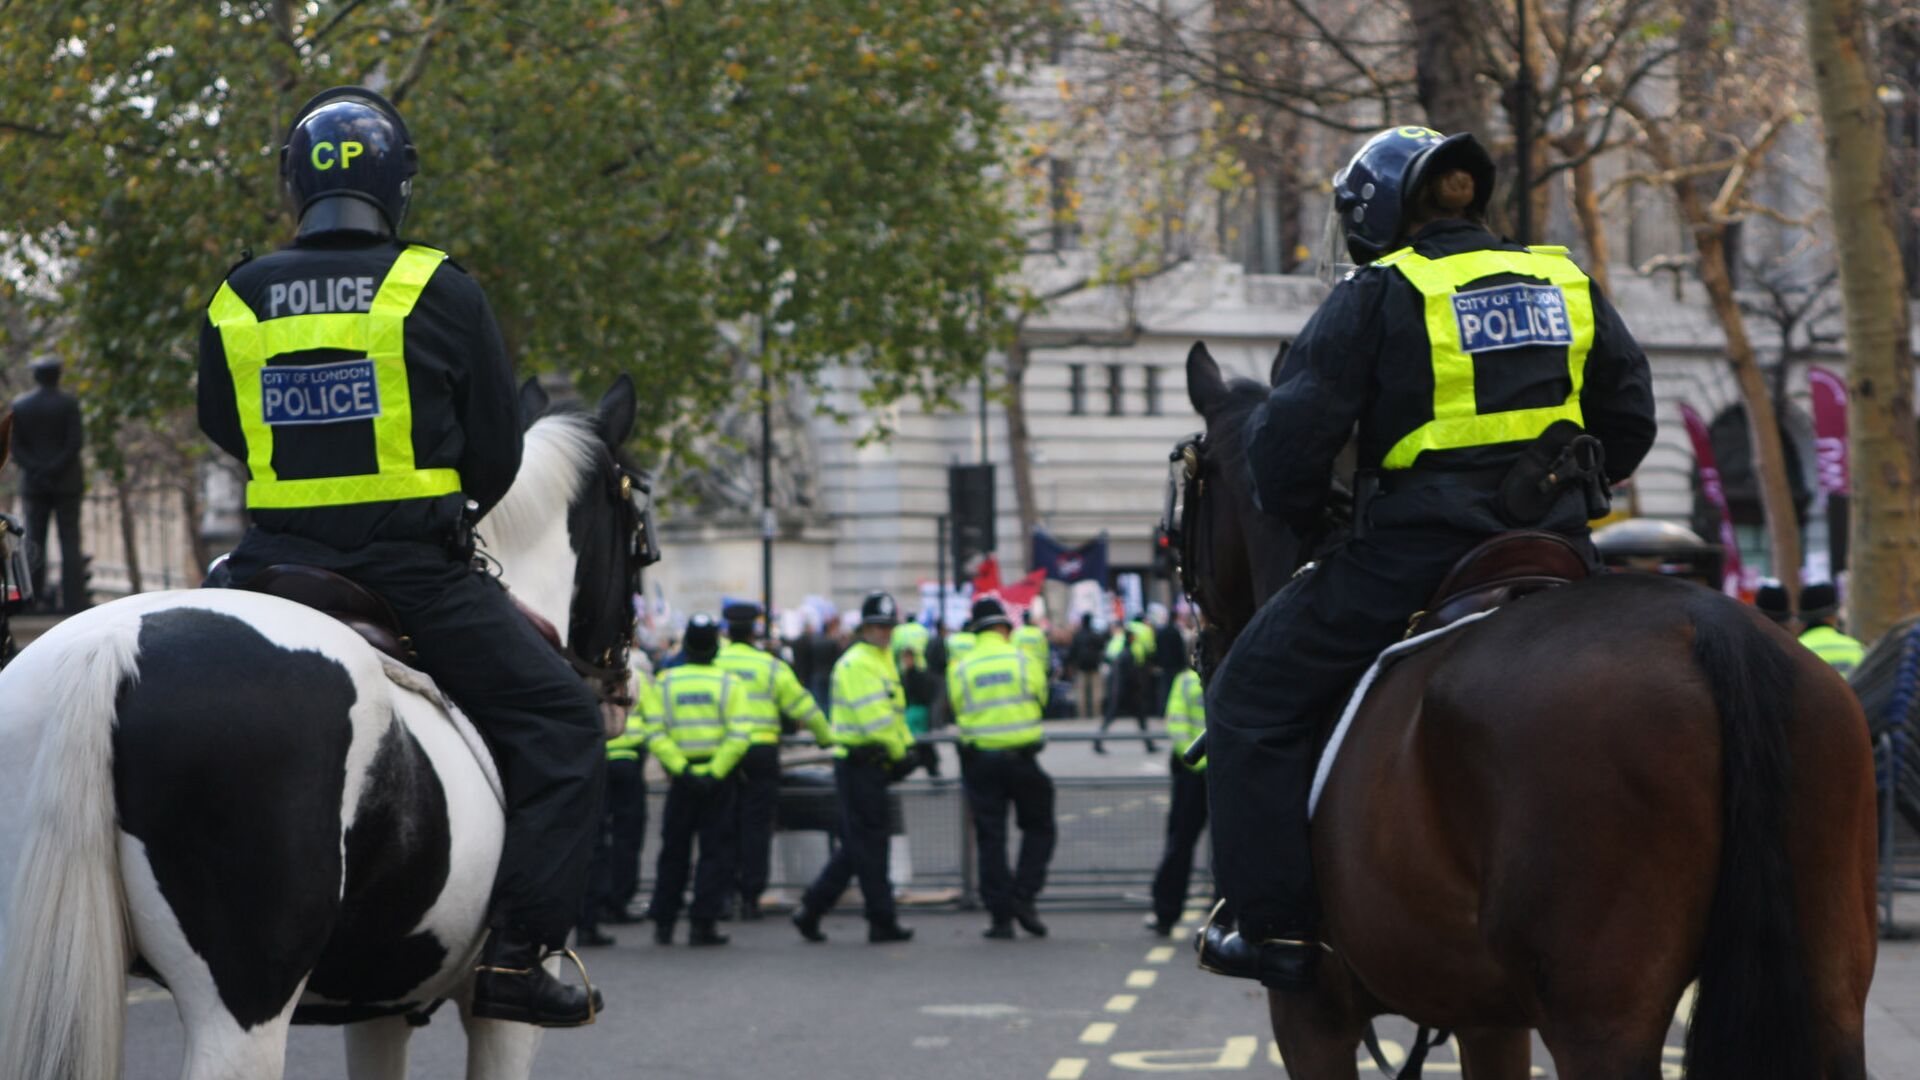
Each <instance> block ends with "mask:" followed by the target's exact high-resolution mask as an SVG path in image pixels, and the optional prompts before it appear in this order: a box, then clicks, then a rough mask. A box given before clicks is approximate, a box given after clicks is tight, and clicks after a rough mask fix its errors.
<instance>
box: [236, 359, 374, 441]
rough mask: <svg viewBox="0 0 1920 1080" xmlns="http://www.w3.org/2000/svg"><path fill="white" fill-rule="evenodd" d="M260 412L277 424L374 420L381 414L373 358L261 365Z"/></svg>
mask: <svg viewBox="0 0 1920 1080" xmlns="http://www.w3.org/2000/svg"><path fill="white" fill-rule="evenodd" d="M260 412H261V415H262V417H263V418H264V419H265V420H266V422H267V423H269V424H272V425H275V426H281V425H287V424H338V423H342V422H344V421H347V420H371V419H373V418H374V417H376V416H379V415H380V386H379V382H378V379H377V378H376V377H375V375H374V369H373V361H372V360H368V359H361V360H345V361H342V362H340V363H338V364H314V365H311V366H308V367H292V366H284V365H283V366H279V367H264V368H261V369H260Z"/></svg>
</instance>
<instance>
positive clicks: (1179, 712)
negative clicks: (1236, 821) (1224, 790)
mask: <svg viewBox="0 0 1920 1080" xmlns="http://www.w3.org/2000/svg"><path fill="white" fill-rule="evenodd" d="M1205 693H1206V691H1205V689H1204V688H1203V687H1202V686H1201V685H1200V675H1199V673H1198V672H1196V671H1194V670H1193V669H1192V668H1185V669H1183V670H1182V671H1181V672H1180V674H1178V675H1176V676H1174V680H1173V689H1172V690H1171V691H1170V692H1168V694H1167V709H1166V713H1167V738H1168V739H1170V740H1172V741H1173V755H1172V759H1171V762H1170V764H1169V766H1168V768H1169V770H1170V771H1171V773H1172V775H1173V791H1172V801H1171V802H1170V804H1169V805H1168V807H1167V846H1166V847H1165V849H1163V850H1162V851H1161V854H1160V869H1159V870H1157V871H1155V872H1154V875H1153V915H1152V916H1151V917H1150V918H1149V919H1148V920H1147V926H1148V928H1149V929H1151V930H1152V931H1153V932H1154V933H1156V934H1158V935H1160V936H1161V937H1166V936H1168V935H1169V934H1171V933H1173V924H1174V923H1175V922H1178V921H1179V919H1180V908H1181V906H1182V905H1183V904H1185V903H1186V901H1187V885H1188V883H1189V882H1190V881H1191V880H1192V878H1193V849H1194V847H1195V845H1197V844H1199V843H1200V833H1201V832H1202V831H1203V830H1204V829H1206V827H1207V772H1206V770H1207V759H1206V758H1204V757H1203V758H1201V759H1200V760H1199V761H1196V762H1194V763H1193V764H1191V765H1189V764H1187V760H1186V756H1185V755H1186V752H1187V747H1189V746H1192V745H1193V740H1195V739H1197V738H1199V737H1200V734H1201V732H1204V731H1205V730H1207V706H1206V701H1205V699H1204V695H1205Z"/></svg>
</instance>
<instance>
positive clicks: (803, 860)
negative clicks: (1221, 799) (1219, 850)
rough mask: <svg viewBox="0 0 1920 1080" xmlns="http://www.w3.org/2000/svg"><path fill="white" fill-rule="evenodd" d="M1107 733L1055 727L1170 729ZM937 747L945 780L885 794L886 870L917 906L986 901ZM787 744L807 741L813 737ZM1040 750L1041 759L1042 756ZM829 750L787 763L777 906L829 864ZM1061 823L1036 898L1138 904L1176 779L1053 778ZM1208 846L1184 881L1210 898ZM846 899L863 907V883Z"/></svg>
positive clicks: (658, 801)
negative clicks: (889, 821) (888, 807)
mask: <svg viewBox="0 0 1920 1080" xmlns="http://www.w3.org/2000/svg"><path fill="white" fill-rule="evenodd" d="M1128 726H1129V729H1130V730H1129V732H1128V733H1127V734H1124V735H1123V734H1119V733H1118V732H1117V730H1116V731H1115V732H1112V733H1109V734H1107V735H1104V736H1096V735H1094V734H1092V733H1088V732H1049V733H1048V736H1047V740H1048V742H1049V743H1052V744H1058V743H1069V742H1092V741H1095V740H1096V739H1098V740H1099V741H1102V742H1106V743H1113V744H1119V745H1124V744H1128V743H1135V744H1137V743H1139V742H1141V741H1143V740H1144V739H1147V738H1151V739H1153V740H1154V741H1155V742H1157V743H1161V744H1163V745H1164V744H1165V742H1166V738H1167V737H1166V733H1165V732H1164V731H1163V730H1158V729H1156V730H1152V731H1149V732H1148V733H1147V734H1145V735H1142V734H1141V733H1140V732H1139V731H1138V730H1137V729H1133V728H1132V724H1131V722H1129V725H1128ZM925 741H926V742H929V743H932V744H934V745H935V746H936V747H937V748H938V749H937V750H936V753H938V754H939V755H940V767H941V773H942V775H941V777H939V778H937V779H933V778H928V777H927V776H926V774H925V773H924V772H916V773H915V774H914V775H913V776H912V777H911V778H909V779H907V780H905V781H903V782H901V783H898V784H895V785H894V786H893V787H892V788H890V789H889V790H888V797H889V799H890V801H891V802H892V817H893V830H892V831H893V834H894V835H893V837H892V851H891V858H890V859H889V863H890V873H891V876H892V878H893V883H894V886H895V893H896V896H897V897H898V898H899V899H900V901H901V902H902V904H903V905H905V906H907V907H910V908H927V907H932V908H958V909H961V910H973V909H975V908H977V907H978V906H979V882H978V878H977V875H978V865H977V860H976V859H975V857H974V836H973V821H972V815H970V814H969V813H968V812H967V806H966V795H965V792H963V791H962V789H961V786H960V779H959V760H958V757H957V755H956V751H955V750H954V739H953V736H952V735H951V734H949V733H939V734H933V735H929V736H927V737H926V738H925ZM789 745H792V746H811V741H810V740H806V739H798V740H792V741H791V742H790V744H789ZM1045 760H1046V759H1045V757H1044V756H1043V757H1042V759H1041V761H1042V763H1043V764H1044V763H1045ZM829 761H830V758H828V757H827V756H826V755H825V754H805V753H803V754H799V755H792V756H789V757H788V758H787V759H786V761H785V762H784V764H785V766H786V770H787V772H786V776H785V778H784V781H783V783H782V785H781V791H780V802H779V810H778V820H777V824H776V832H775V834H774V848H773V860H772V875H771V881H770V883H769V895H768V897H767V901H768V903H769V904H770V905H772V906H776V907H777V906H782V905H784V904H788V903H791V902H793V901H794V900H795V899H797V898H798V896H799V894H800V892H801V891H802V890H804V889H805V888H806V887H807V886H808V885H809V884H810V883H811V882H812V880H813V877H814V875H815V874H817V873H819V871H820V868H821V867H822V866H823V865H825V863H826V861H827V858H828V856H829V854H830V852H831V847H830V846H829V845H830V844H831V843H832V841H831V832H832V828H833V822H834V817H835V810H834V790H833V773H832V768H831V766H830V764H829ZM1053 784H1054V819H1055V822H1056V824H1057V827H1058V830H1059V832H1058V842H1057V843H1056V845H1055V847H1054V853H1053V861H1052V863H1051V864H1050V866H1049V867H1048V871H1047V886H1046V889H1045V890H1044V891H1043V892H1042V894H1041V896H1040V900H1039V904H1040V906H1042V907H1046V908H1049V909H1053V910H1110V909H1116V908H1135V909H1143V908H1145V907H1146V906H1147V904H1148V900H1149V895H1148V894H1149V888H1150V886H1151V885H1152V882H1153V875H1154V872H1155V870H1157V869H1158V868H1159V865H1160V854H1161V849H1162V847H1163V845H1164V843H1165V834H1166V825H1167V808H1168V804H1169V802H1170V790H1169V782H1168V780H1167V778H1166V777H1165V776H1164V775H1161V776H1157V777H1155V776H1055V777H1054V778H1053ZM664 798H665V792H664V788H663V785H661V784H657V783H655V784H650V785H649V792H648V825H647V842H646V847H645V849H644V851H643V853H642V856H641V858H642V865H641V878H642V883H641V889H640V892H641V895H643V896H644V895H647V894H648V890H649V889H650V887H651V882H652V878H653V869H654V860H655V858H656V857H657V856H658V854H659V844H660V837H659V822H660V814H661V806H662V803H663V801H664ZM1009 832H1010V835H1009V837H1008V859H1009V862H1011V861H1013V860H1014V859H1015V858H1017V856H1018V853H1019V845H1020V833H1019V830H1018V828H1017V827H1012V826H1011V823H1010V830H1009ZM1208 856H1209V851H1208V844H1207V841H1206V839H1205V837H1202V839H1201V842H1200V844H1199V845H1198V846H1197V848H1196V850H1195V852H1194V872H1193V875H1192V878H1191V881H1190V885H1189V888H1190V890H1191V891H1192V892H1193V894H1194V895H1196V896H1207V895H1211V891H1212V888H1213V883H1212V872H1211V870H1210V867H1209V862H1208ZM842 903H843V904H854V905H856V906H857V904H858V903H859V892H858V885H857V883H856V884H855V885H854V886H852V887H850V888H849V889H848V892H847V896H846V897H843V898H842Z"/></svg>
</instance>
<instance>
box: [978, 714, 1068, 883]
mask: <svg viewBox="0 0 1920 1080" xmlns="http://www.w3.org/2000/svg"><path fill="white" fill-rule="evenodd" d="M1039 750H1040V748H1039V747H1038V746H1035V747H1033V748H1031V749H1026V750H974V749H970V748H969V749H967V750H965V751H964V752H963V753H962V754H961V757H960V780H961V783H962V785H964V786H965V788H966V791H967V807H968V809H970V810H971V811H972V812H973V835H974V844H975V847H976V849H977V850H978V852H979V858H980V902H981V903H982V904H984V905H985V906H986V909H987V914H989V915H991V916H992V917H993V918H994V919H996V920H1000V919H1008V918H1012V917H1013V911H1014V908H1015V907H1018V906H1020V905H1024V904H1031V903H1033V901H1034V898H1035V897H1037V896H1039V895H1040V889H1041V888H1042V887H1043V886H1045V885H1046V883H1047V863H1048V862H1050V861H1052V859H1053V845H1054V841H1055V839H1056V838H1057V831H1056V829H1055V827H1054V821H1053V778H1052V777H1049V776H1048V775H1047V772H1046V770H1045V769H1042V768H1041V767H1040V760H1039ZM1009 806H1012V808H1013V819H1014V823H1015V824H1017V825H1019V826H1020V859H1019V863H1018V866H1017V867H1016V868H1014V869H1009V868H1008V866H1007V808H1008V807H1009Z"/></svg>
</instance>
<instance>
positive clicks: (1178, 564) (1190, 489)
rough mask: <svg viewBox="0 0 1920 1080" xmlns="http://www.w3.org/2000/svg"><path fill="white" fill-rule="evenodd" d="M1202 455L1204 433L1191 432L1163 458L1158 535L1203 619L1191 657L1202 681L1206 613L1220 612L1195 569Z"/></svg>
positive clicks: (1206, 668) (1206, 670)
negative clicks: (1164, 471) (1164, 481)
mask: <svg viewBox="0 0 1920 1080" xmlns="http://www.w3.org/2000/svg"><path fill="white" fill-rule="evenodd" d="M1206 454H1207V433H1206V432H1204V431H1197V432H1194V433H1193V434H1192V435H1189V436H1187V437H1186V438H1184V439H1182V440H1180V441H1179V442H1178V443H1176V444H1174V447H1173V452H1172V453H1170V454H1168V455H1167V494H1166V504H1165V507H1164V509H1163V510H1162V512H1161V517H1160V528H1161V531H1162V532H1164V533H1165V534H1166V537H1167V543H1168V546H1169V547H1170V548H1171V549H1172V551H1173V558H1174V571H1175V573H1176V574H1178V575H1179V579H1180V591H1181V592H1182V593H1184V594H1186V596H1187V598H1188V599H1189V600H1191V601H1193V603H1194V604H1195V606H1197V607H1198V608H1199V609H1200V613H1201V615H1202V616H1206V617H1205V618H1204V619H1203V620H1202V625H1201V628H1200V633H1199V634H1198V635H1196V637H1195V640H1194V644H1193V655H1192V662H1193V666H1194V670H1195V671H1198V672H1199V673H1200V678H1201V680H1202V681H1205V680H1206V678H1207V676H1208V675H1210V674H1212V672H1211V670H1210V668H1211V667H1212V664H1211V662H1210V661H1209V660H1208V659H1207V655H1208V653H1207V649H1206V647H1205V646H1206V640H1207V635H1208V634H1209V633H1211V632H1212V630H1211V627H1212V625H1213V621H1214V616H1212V615H1210V614H1209V611H1213V612H1217V611H1219V610H1220V608H1219V605H1218V604H1217V603H1216V602H1211V601H1214V600H1215V599H1216V598H1213V597H1210V596H1209V595H1208V594H1209V593H1210V592H1211V589H1210V588H1207V589H1203V588H1202V581H1201V578H1200V573H1199V567H1198V563H1199V553H1200V544H1201V542H1202V537H1201V535H1200V532H1201V527H1202V526H1203V525H1204V523H1205V521H1206V518H1205V516H1204V515H1202V514H1201V512H1200V502H1201V500H1202V499H1204V498H1205V497H1206V494H1207V477H1206Z"/></svg>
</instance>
